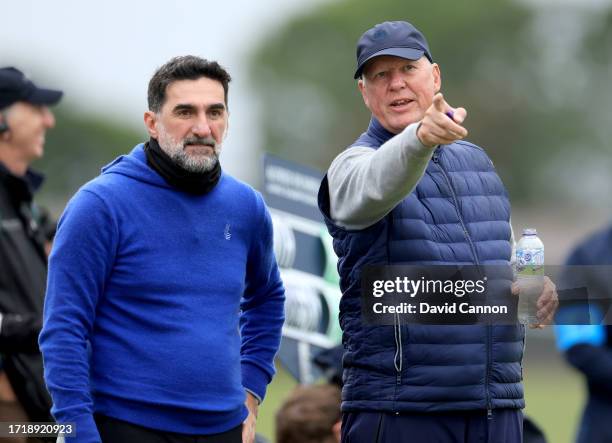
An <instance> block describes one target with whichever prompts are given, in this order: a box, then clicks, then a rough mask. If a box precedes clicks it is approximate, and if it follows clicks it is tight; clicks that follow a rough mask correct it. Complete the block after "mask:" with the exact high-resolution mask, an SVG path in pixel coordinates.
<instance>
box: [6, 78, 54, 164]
mask: <svg viewBox="0 0 612 443" xmlns="http://www.w3.org/2000/svg"><path fill="white" fill-rule="evenodd" d="M61 98H62V92H61V91H56V90H52V89H44V88H39V87H38V86H36V85H35V84H34V83H33V82H32V81H31V80H29V79H28V78H27V77H26V76H25V75H24V74H23V73H22V72H21V71H20V70H18V69H16V68H13V67H7V68H0V146H1V147H2V151H1V152H0V154H1V155H2V157H1V158H2V160H3V161H4V162H5V163H8V164H9V167H10V166H11V165H13V164H15V165H17V164H18V165H20V166H21V165H24V164H25V165H28V164H29V163H31V162H32V161H33V160H36V159H37V158H40V157H42V155H43V148H44V144H45V134H46V131H47V129H49V128H52V127H53V126H55V118H54V116H53V114H52V113H51V111H50V110H49V108H48V107H49V106H51V105H55V104H57V103H58V102H59V101H60V99H61Z"/></svg>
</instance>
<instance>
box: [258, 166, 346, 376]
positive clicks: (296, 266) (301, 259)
mask: <svg viewBox="0 0 612 443" xmlns="http://www.w3.org/2000/svg"><path fill="white" fill-rule="evenodd" d="M322 178H323V174H322V173H321V172H320V171H317V170H315V169H311V168H307V167H305V166H302V165H297V164H294V163H291V162H287V161H285V160H281V159H279V158H277V157H274V156H272V155H269V154H268V155H266V156H265V157H264V197H265V200H266V203H267V205H268V207H269V209H270V213H271V215H272V223H273V225H274V252H275V254H276V259H277V261H278V265H279V267H280V271H281V276H282V279H283V282H284V284H285V289H286V297H287V299H286V305H285V316H286V319H285V325H284V327H283V338H282V342H281V348H280V351H279V359H280V361H281V363H282V364H283V366H285V367H286V368H287V370H288V371H289V372H290V373H291V374H292V375H293V376H294V377H295V378H296V379H297V380H298V381H299V382H300V383H311V382H313V381H315V380H316V379H317V378H318V376H319V375H320V373H319V371H318V370H317V368H316V367H314V366H313V365H312V357H313V356H314V355H316V354H317V353H318V352H320V351H321V350H323V349H329V348H332V347H334V346H336V345H338V344H339V343H340V341H341V331H340V326H339V324H338V306H339V303H340V296H341V293H340V289H339V287H338V274H337V271H336V263H337V258H336V255H335V253H334V252H333V249H332V242H331V237H330V235H329V234H328V232H327V229H326V227H325V225H324V222H323V217H322V216H321V214H320V212H319V209H318V206H317V193H318V190H319V184H320V183H321V179H322Z"/></svg>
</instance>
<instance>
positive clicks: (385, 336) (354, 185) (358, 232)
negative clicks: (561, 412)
mask: <svg viewBox="0 0 612 443" xmlns="http://www.w3.org/2000/svg"><path fill="white" fill-rule="evenodd" d="M355 79H358V87H359V90H360V92H361V94H362V97H363V100H364V103H365V105H366V106H367V107H368V109H369V110H370V111H371V113H372V118H371V121H370V125H369V127H368V129H367V131H366V132H364V133H363V134H362V135H361V136H360V137H359V138H358V139H357V141H355V143H354V144H353V145H352V146H350V147H349V148H348V149H346V150H345V151H343V152H342V153H341V154H340V155H338V156H337V157H336V159H335V160H334V161H333V162H332V164H331V166H330V168H329V171H328V173H327V175H326V177H325V178H324V179H323V182H322V184H321V189H320V192H319V207H320V209H321V211H322V212H323V215H324V217H325V220H326V224H327V227H328V229H329V232H330V233H331V235H332V236H333V237H334V249H335V250H336V253H337V254H338V256H339V262H338V269H339V272H340V285H341V289H342V300H341V303H340V324H341V326H342V330H343V334H344V335H343V343H344V347H345V349H346V352H345V355H344V358H343V365H344V387H343V392H342V411H343V417H342V442H343V443H378V442H385V443H408V442H410V443H424V442H436V443H446V442H465V443H472V442H495V443H503V442H508V443H519V442H521V441H522V426H523V417H522V413H521V408H523V407H524V399H523V386H522V384H521V380H522V369H521V360H522V355H523V345H524V338H525V336H524V327H523V326H522V325H518V324H517V325H506V326H494V325H446V326H444V325H440V326H434V325H401V324H400V323H399V322H397V323H396V324H395V325H391V326H375V325H368V324H366V323H365V321H364V320H363V319H362V315H361V312H362V311H361V304H362V303H361V275H362V272H363V270H364V268H365V267H366V266H368V265H373V264H377V265H396V264H408V265H420V266H423V265H428V266H429V265H454V266H456V265H481V264H482V265H504V266H509V264H510V258H511V251H512V230H511V226H510V202H509V200H508V195H507V192H506V190H505V188H504V186H503V184H502V182H501V179H500V178H499V176H498V175H497V173H496V172H495V168H494V167H493V164H492V162H491V160H490V159H489V158H488V157H487V155H486V153H485V152H484V151H483V150H482V149H481V148H479V147H478V146H476V145H474V144H472V143H469V142H466V141H463V139H464V138H465V137H466V136H467V130H466V129H465V127H463V125H462V123H463V121H464V119H465V118H466V114H467V113H466V110H465V109H463V108H456V109H453V108H452V107H451V106H450V105H449V104H448V103H446V101H445V100H444V98H443V97H442V95H441V94H440V90H441V85H442V81H441V75H440V68H439V66H438V65H437V64H436V63H434V62H433V58H432V56H431V52H430V50H429V46H428V44H427V42H426V40H425V37H424V36H423V35H422V34H421V32H419V31H418V30H417V29H416V28H415V27H414V26H412V25H411V24H409V23H407V22H385V23H382V24H379V25H376V26H375V27H373V28H372V29H369V30H368V31H366V32H365V33H364V34H363V35H362V36H361V38H360V39H359V42H358V45H357V70H356V72H355ZM556 304H557V300H556V292H555V288H554V285H553V284H552V282H550V280H547V281H546V284H545V287H544V292H543V294H542V295H541V296H540V298H539V300H538V306H539V311H538V317H539V319H540V320H541V323H543V324H544V323H550V322H551V320H552V316H553V315H554V311H555V308H556ZM534 326H538V325H534Z"/></svg>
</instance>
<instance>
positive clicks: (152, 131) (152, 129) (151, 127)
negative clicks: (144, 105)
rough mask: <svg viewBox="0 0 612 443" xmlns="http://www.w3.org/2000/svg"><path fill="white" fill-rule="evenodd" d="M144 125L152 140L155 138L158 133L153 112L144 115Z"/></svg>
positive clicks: (155, 115)
mask: <svg viewBox="0 0 612 443" xmlns="http://www.w3.org/2000/svg"><path fill="white" fill-rule="evenodd" d="M144 124H145V126H146V127H147V132H148V133H149V135H150V136H151V137H153V138H155V139H156V138H157V136H158V135H159V132H158V130H157V114H156V113H155V112H153V111H147V112H145V113H144Z"/></svg>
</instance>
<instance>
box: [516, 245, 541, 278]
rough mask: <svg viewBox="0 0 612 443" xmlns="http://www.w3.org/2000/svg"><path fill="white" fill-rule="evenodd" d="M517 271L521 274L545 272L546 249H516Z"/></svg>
mask: <svg viewBox="0 0 612 443" xmlns="http://www.w3.org/2000/svg"><path fill="white" fill-rule="evenodd" d="M516 265H517V271H518V272H519V274H521V275H540V274H542V273H543V272H544V249H539V248H538V249H519V250H517V251H516Z"/></svg>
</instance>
